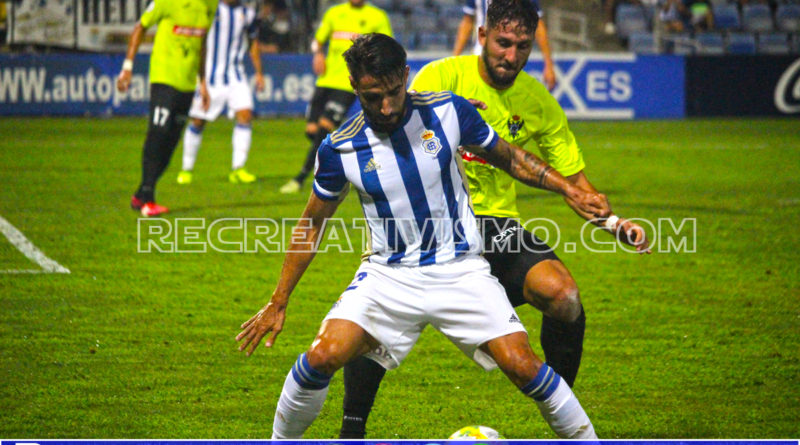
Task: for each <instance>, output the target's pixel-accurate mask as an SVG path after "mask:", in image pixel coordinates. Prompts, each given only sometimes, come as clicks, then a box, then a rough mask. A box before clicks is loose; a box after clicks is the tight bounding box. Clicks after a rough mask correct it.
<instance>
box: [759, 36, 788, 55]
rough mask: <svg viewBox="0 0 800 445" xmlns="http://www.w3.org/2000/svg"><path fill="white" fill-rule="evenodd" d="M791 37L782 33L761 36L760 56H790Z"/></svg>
mask: <svg viewBox="0 0 800 445" xmlns="http://www.w3.org/2000/svg"><path fill="white" fill-rule="evenodd" d="M788 37H789V36H788V35H786V34H784V33H781V32H773V33H767V34H760V35H759V36H758V52H759V53H760V54H788V53H789V38H788Z"/></svg>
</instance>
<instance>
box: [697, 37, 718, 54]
mask: <svg viewBox="0 0 800 445" xmlns="http://www.w3.org/2000/svg"><path fill="white" fill-rule="evenodd" d="M695 46H696V49H695V53H696V54H704V55H709V54H714V55H721V54H725V39H723V37H722V34H720V33H717V32H703V33H698V34H697V35H696V36H695Z"/></svg>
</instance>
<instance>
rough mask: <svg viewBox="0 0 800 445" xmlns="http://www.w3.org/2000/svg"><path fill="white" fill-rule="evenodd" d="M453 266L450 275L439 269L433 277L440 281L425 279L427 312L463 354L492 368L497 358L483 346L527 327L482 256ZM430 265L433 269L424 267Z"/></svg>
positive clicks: (522, 330)
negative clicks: (486, 351)
mask: <svg viewBox="0 0 800 445" xmlns="http://www.w3.org/2000/svg"><path fill="white" fill-rule="evenodd" d="M450 266H452V267H451V268H450V270H453V271H455V273H453V274H452V275H451V276H449V277H448V276H444V274H441V273H439V274H438V276H436V277H434V278H436V279H439V280H440V281H439V282H436V281H432V282H430V283H424V287H425V293H426V295H427V302H426V304H427V310H426V313H427V314H426V316H427V317H428V318H429V319H430V320H431V321H430V323H431V325H432V326H433V327H435V328H436V329H437V330H438V331H440V332H441V333H442V334H444V335H445V336H446V337H447V338H448V339H449V340H450V341H451V342H452V343H453V344H455V345H456V346H457V347H458V348H459V349H460V350H461V351H462V352H463V353H464V354H466V355H467V356H468V357H469V358H471V359H472V360H474V361H475V362H476V363H477V364H478V365H480V366H482V367H483V368H484V369H492V368H494V367H495V363H494V361H493V360H492V359H491V357H489V356H488V355H486V353H485V352H484V351H481V350H480V346H481V345H483V344H485V343H486V342H488V341H490V340H492V339H495V338H499V337H503V336H505V335H508V334H511V333H515V332H525V327H524V326H523V325H522V323H521V322H520V319H519V317H518V316H517V314H516V312H515V311H514V308H513V307H511V304H510V303H509V301H508V298H507V297H506V294H505V291H504V290H503V287H502V286H501V285H500V283H499V282H498V281H497V279H496V278H495V277H494V276H492V275H491V274H490V273H489V264H488V263H487V262H486V261H485V260H484V259H483V258H481V257H473V258H466V259H462V260H459V261H456V262H453V264H451V265H450ZM429 268H430V269H433V267H432V266H429V267H426V268H425V269H429ZM433 270H435V269H433ZM448 273H449V272H448Z"/></svg>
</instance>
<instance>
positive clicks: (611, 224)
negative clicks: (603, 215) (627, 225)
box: [603, 215, 619, 232]
mask: <svg viewBox="0 0 800 445" xmlns="http://www.w3.org/2000/svg"><path fill="white" fill-rule="evenodd" d="M617 222H619V216H617V215H611V216H609V217H608V218H607V219H606V220H605V222H603V227H605V228H606V229H608V230H610V231H612V232H613V231H614V229H615V228H616V227H617Z"/></svg>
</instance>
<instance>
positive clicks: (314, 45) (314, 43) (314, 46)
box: [311, 39, 321, 53]
mask: <svg viewBox="0 0 800 445" xmlns="http://www.w3.org/2000/svg"><path fill="white" fill-rule="evenodd" d="M320 49H321V48H320V46H319V42H317V40H316V39H314V40H312V41H311V52H312V53H317V52H319V50H320Z"/></svg>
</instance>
